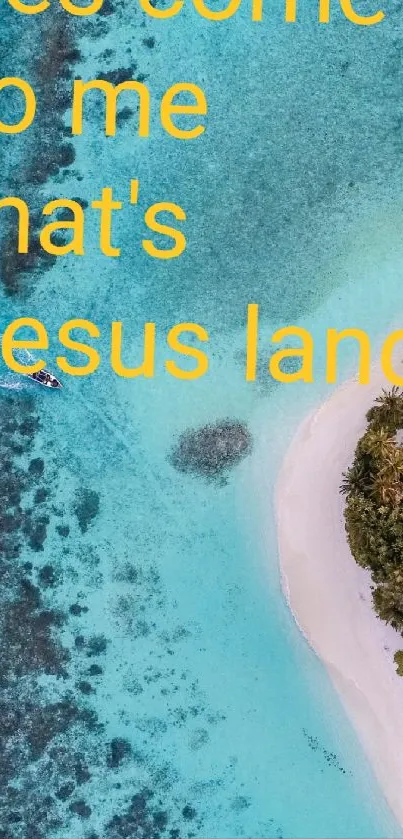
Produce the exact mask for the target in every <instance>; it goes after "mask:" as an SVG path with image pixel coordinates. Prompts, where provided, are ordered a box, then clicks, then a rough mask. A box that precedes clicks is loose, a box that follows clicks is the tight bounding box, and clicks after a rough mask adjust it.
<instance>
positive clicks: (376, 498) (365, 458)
mask: <svg viewBox="0 0 403 839" xmlns="http://www.w3.org/2000/svg"><path fill="white" fill-rule="evenodd" d="M367 420H368V427H367V430H366V432H365V434H364V436H363V437H362V438H361V439H360V441H359V443H358V445H357V448H356V451H355V456H354V461H353V464H352V466H351V467H350V468H349V469H348V471H347V472H346V473H345V474H344V475H343V482H342V485H341V488H340V489H341V492H342V493H344V494H345V495H346V507H345V520H346V530H347V535H348V541H349V544H350V548H351V552H352V554H353V556H354V558H355V560H356V562H358V564H359V565H362V566H363V567H364V568H368V569H369V570H370V572H371V576H372V580H373V583H374V586H373V591H372V596H373V601H374V606H375V610H376V612H377V614H378V615H379V617H380V618H382V620H384V621H386V622H387V623H390V624H391V625H392V626H393V627H394V628H395V629H397V630H398V631H399V632H402V633H403V445H401V442H402V441H403V435H402V441H400V440H399V436H400V435H399V433H398V432H400V431H401V430H402V429H403V394H402V393H400V392H399V390H398V388H392V390H391V391H389V392H387V391H385V390H384V391H383V392H382V394H381V396H379V397H378V399H377V400H376V402H375V405H374V406H373V407H372V408H371V409H370V410H369V411H368V414H367ZM399 656H400V659H399ZM395 661H396V664H398V666H400V669H401V675H403V669H402V668H403V653H397V654H396V656H395Z"/></svg>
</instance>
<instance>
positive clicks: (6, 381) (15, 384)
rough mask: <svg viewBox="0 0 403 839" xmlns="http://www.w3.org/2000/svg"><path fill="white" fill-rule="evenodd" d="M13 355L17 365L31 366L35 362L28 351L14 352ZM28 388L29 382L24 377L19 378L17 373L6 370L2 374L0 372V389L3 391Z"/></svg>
mask: <svg viewBox="0 0 403 839" xmlns="http://www.w3.org/2000/svg"><path fill="white" fill-rule="evenodd" d="M14 355H15V358H16V361H18V362H19V364H26V365H28V364H32V362H34V361H35V359H34V357H33V355H31V353H30V352H28V350H15V351H14ZM29 386H30V380H29V379H26V378H25V376H20V374H19V373H13V371H12V370H8V369H6V370H5V371H4V372H3V371H0V388H1V389H3V390H25V389H26V388H27V387H29Z"/></svg>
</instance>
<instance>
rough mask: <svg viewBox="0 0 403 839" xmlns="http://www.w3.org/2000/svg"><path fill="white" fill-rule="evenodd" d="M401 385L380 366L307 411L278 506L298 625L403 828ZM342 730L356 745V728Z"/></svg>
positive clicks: (282, 555) (287, 587)
mask: <svg viewBox="0 0 403 839" xmlns="http://www.w3.org/2000/svg"><path fill="white" fill-rule="evenodd" d="M390 387H391V383H390V381H389V380H388V378H387V377H386V376H385V373H384V371H383V370H382V365H381V364H380V363H379V364H377V365H376V366H374V367H373V368H372V370H371V381H370V383H369V384H368V385H365V386H363V385H362V384H360V383H359V380H358V378H357V377H355V378H352V379H350V380H348V381H346V382H345V383H344V384H343V385H341V386H340V387H338V388H336V390H334V391H333V393H332V394H331V395H330V396H329V397H328V399H327V400H326V401H325V402H323V403H322V404H321V405H319V406H318V407H316V408H315V409H314V410H312V412H311V413H309V414H308V415H307V416H306V418H305V419H304V420H303V422H302V423H301V425H300V426H299V428H298V429H297V432H296V434H295V436H294V438H293V439H292V441H291V443H290V445H289V448H288V450H287V452H286V455H285V458H284V460H283V463H282V466H281V469H280V472H279V476H278V480H277V487H276V499H275V504H276V518H277V536H278V546H279V559H280V571H281V582H282V588H283V592H284V596H285V599H286V601H287V604H288V606H289V607H290V610H291V612H292V615H293V617H294V620H295V628H296V631H301V632H302V633H303V635H304V637H305V639H306V640H307V642H308V643H309V645H310V647H311V648H312V650H313V651H314V652H315V654H316V655H317V656H318V657H319V659H320V660H321V662H322V664H323V666H324V667H325V668H326V671H327V674H328V676H329V678H330V680H331V681H332V683H333V685H334V687H335V688H336V690H337V692H338V694H339V697H340V699H341V701H342V703H343V705H344V708H345V710H346V712H347V715H348V717H349V719H350V722H351V723H352V724H353V726H354V728H355V730H356V733H357V735H358V738H359V740H360V741H361V744H362V746H363V748H364V752H365V754H366V756H367V758H368V760H369V761H370V764H371V767H372V770H373V772H374V774H375V776H376V778H377V780H378V783H379V784H380V786H381V788H382V790H383V793H384V796H385V799H386V800H387V802H388V804H389V807H390V809H391V810H392V811H393V813H394V815H395V817H396V819H397V822H398V824H399V825H400V827H399V828H398V830H400V833H399V832H398V834H397V835H401V828H403V800H402V794H401V792H402V789H403V754H402V752H401V749H400V748H399V743H401V742H402V741H403V679H402V678H401V675H399V669H398V670H396V665H397V666H398V668H400V666H401V662H402V658H403V640H402V634H403V563H402V556H403V445H402V446H401V445H400V443H401V442H402V443H403V391H398V390H397V389H396V388H392V390H390ZM382 388H384V389H385V390H382ZM340 490H341V491H340ZM380 618H381V619H380ZM400 672H403V667H401V670H400ZM340 736H341V737H342V739H343V738H346V739H345V743H346V746H345V748H346V751H347V752H348V748H349V746H348V742H349V739H350V732H345V733H344V734H342V731H340ZM357 771H358V770H357V766H356V765H355V769H354V772H355V773H357ZM356 782H357V783H359V784H362V785H364V786H365V787H366V786H367V784H368V778H365V777H361V778H360V779H359V778H357V777H356ZM374 796H375V797H376V793H375V792H374ZM377 800H378V801H379V799H377ZM379 806H381V802H380V803H379ZM393 830H394V828H393V827H391V830H390V833H391V835H394V833H393Z"/></svg>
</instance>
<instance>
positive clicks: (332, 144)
mask: <svg viewBox="0 0 403 839" xmlns="http://www.w3.org/2000/svg"><path fill="white" fill-rule="evenodd" d="M334 5H335V9H334V14H333V19H332V24H331V25H329V26H326V27H319V26H317V25H316V24H315V23H314V18H315V5H314V3H306V4H304V6H303V8H301V21H300V23H299V24H298V25H297V26H294V27H290V26H286V25H285V24H284V23H283V22H282V7H281V4H280V3H279V4H274V3H271V5H270V8H269V6H267V10H266V13H265V20H264V22H262V23H261V24H257V23H255V24H254V23H252V22H251V21H250V16H249V14H248V7H247V4H246V3H245V4H244V8H243V10H242V11H241V12H240V13H239V14H238V15H237V16H236V17H235V18H234V19H232V20H230V21H228V22H227V23H225V24H221V25H217V24H213V23H209V22H206V21H203V20H201V19H200V18H199V17H198V16H197V15H196V13H195V12H194V10H192V8H191V6H190V3H188V4H187V7H186V8H185V10H184V11H183V12H182V13H181V15H180V16H179V17H177V18H176V19H173V20H171V21H151V20H150V19H148V18H146V17H145V16H144V15H143V13H141V12H140V11H139V8H138V6H137V4H135V3H134V2H131V3H129V2H128V0H124V2H121V3H117V2H115V0H110V2H109V0H107V5H106V8H105V14H103V15H102V16H97V19H96V20H94V21H90V22H88V21H77V20H75V21H73V20H72V19H71V18H68V16H66V15H64V14H63V13H60V14H59V13H58V12H57V11H56V9H55V10H53V8H52V11H51V12H48V13H46V14H47V16H46V15H45V14H44V15H41V16H37V18H35V19H33V18H32V19H31V18H29V19H28V18H27V19H22V18H21V17H19V16H18V15H17V14H16V13H14V12H13V11H12V10H10V9H9V8H8V7H7V8H6V9H5V13H4V18H3V22H2V24H1V42H2V59H1V61H2V74H3V75H12V74H13V73H15V74H16V75H21V76H24V77H25V78H29V79H31V80H32V82H33V84H34V85H35V86H36V87H37V88H38V90H39V91H40V97H38V101H39V99H40V105H39V108H38V121H37V124H36V126H35V127H34V128H33V129H32V130H30V132H27V134H26V135H25V136H22V137H19V138H11V139H10V138H8V139H7V140H4V138H3V139H2V150H1V154H2V171H3V187H2V189H3V194H5V195H7V194H10V192H11V191H12V190H15V193H16V194H19V195H21V196H22V197H27V200H29V202H30V203H31V205H32V206H33V207H34V208H35V209H36V210H37V209H38V208H39V207H40V206H42V205H43V204H44V203H45V202H46V200H49V199H50V198H53V197H62V196H63V195H65V196H68V197H76V196H79V197H80V198H82V199H83V200H85V201H87V202H90V201H91V200H93V198H95V197H98V196H99V194H100V190H101V189H102V187H103V186H112V187H113V188H114V192H115V195H116V198H117V199H118V200H122V201H125V205H124V209H123V210H122V212H121V213H120V214H119V219H118V220H117V221H116V224H115V225H114V239H115V241H116V242H117V243H118V244H119V245H120V246H121V248H122V254H121V258H120V259H119V260H116V259H108V258H106V257H103V256H101V255H100V254H99V251H98V249H97V236H98V231H97V224H96V217H95V213H91V212H90V211H88V214H87V221H86V255H85V256H84V257H82V258H78V257H77V258H74V257H72V256H67V257H65V258H59V259H58V260H57V261H56V262H55V263H54V264H50V262H49V261H48V262H47V263H46V264H45V263H44V262H43V260H41V259H40V258H38V259H36V260H33V262H32V263H28V264H27V263H24V264H22V265H21V264H17V265H15V264H14V263H13V260H12V258H11V257H10V255H9V251H8V250H7V247H8V245H7V239H6V232H3V233H2V257H1V277H0V278H1V279H2V290H1V295H2V309H1V321H2V325H5V324H6V323H7V322H9V320H11V319H12V318H14V317H16V316H22V315H29V316H34V317H39V318H40V319H41V320H43V321H44V323H45V324H46V327H47V329H48V331H49V334H50V336H51V337H52V338H54V337H55V336H56V334H57V329H58V327H59V326H60V325H61V323H62V322H63V321H65V320H67V319H69V318H70V317H83V318H88V319H90V320H93V321H94V322H95V323H96V324H98V325H99V327H100V329H101V333H102V337H101V339H100V341H99V345H100V346H101V348H102V363H101V366H100V368H99V370H98V371H97V373H96V374H94V375H93V376H90V377H87V378H84V379H79V378H77V379H73V378H70V377H67V376H65V377H64V380H63V381H64V389H63V391H62V393H61V394H59V393H52V394H48V393H46V392H44V393H42V392H39V389H37V388H35V386H32V387H31V386H30V385H25V384H24V386H22V384H21V382H20V380H19V379H18V377H17V376H15V375H14V374H11V373H8V372H7V371H6V370H5V369H4V371H3V374H2V378H1V383H2V394H1V396H2V400H1V403H0V410H1V411H2V432H1V433H2V437H1V444H0V457H1V461H2V475H3V478H2V479H0V483H1V487H0V489H1V490H2V498H3V512H4V516H3V534H5V536H4V538H3V541H2V544H1V548H2V551H3V553H4V557H3V560H2V580H3V586H2V602H3V613H4V614H5V615H6V618H5V622H4V627H3V647H4V648H7V649H10V650H11V656H7V655H6V656H5V658H6V659H7V660H6V663H5V664H3V666H2V676H3V679H4V684H5V692H4V696H5V700H4V702H5V705H6V706H7V707H6V710H7V713H6V714H5V713H3V714H2V717H3V720H7V724H6V723H4V725H3V728H2V732H1V736H2V738H3V743H4V744H5V745H3V749H2V751H3V754H5V755H6V761H5V769H4V772H3V778H4V779H5V782H4V793H5V796H4V798H3V805H2V813H3V816H2V819H1V827H0V836H1V837H4V839H10V837H11V839H48V838H49V837H55V839H59V838H60V839H96V837H98V839H123V837H130V838H131V837H133V838H134V837H135V839H157V837H158V839H159V837H169V839H184V837H189V839H190V837H200V838H201V839H235V837H238V836H239V837H246V839H389V837H398V836H401V835H402V830H401V829H399V827H398V825H397V824H396V823H395V820H394V818H393V815H392V814H391V813H390V811H389V809H388V807H387V805H386V803H385V801H384V799H383V795H382V792H381V791H380V790H379V788H378V786H377V783H376V781H375V779H374V777H373V775H372V772H371V769H370V767H369V766H368V764H367V762H366V760H365V757H364V755H363V753H362V750H361V747H360V745H359V743H358V742H357V740H356V737H355V734H354V732H353V730H352V729H351V726H350V724H349V722H348V720H347V719H346V717H345V714H344V711H343V709H342V708H341V705H340V703H339V700H338V698H337V696H336V694H335V692H334V690H333V688H332V686H331V685H330V682H329V680H328V678H327V675H326V673H325V671H324V669H323V667H322V666H321V664H320V663H319V662H318V660H317V659H316V657H315V656H314V655H313V653H312V652H311V651H310V650H309V648H308V647H307V645H306V643H305V641H304V640H303V638H302V637H301V635H300V633H299V631H298V629H297V627H296V626H295V624H294V621H293V618H292V616H291V614H290V613H289V611H288V609H287V606H286V604H285V602H284V600H283V597H282V594H281V589H280V583H279V570H278V557H277V549H276V533H275V524H274V516H273V488H274V484H275V479H276V474H277V471H278V468H279V465H280V463H281V459H282V456H283V454H284V452H285V449H286V447H287V443H288V441H289V439H290V437H291V435H292V433H293V431H294V430H295V428H296V427H297V425H298V423H299V422H300V420H301V419H302V418H303V416H304V414H305V413H306V411H307V410H309V408H310V407H311V406H313V405H314V404H316V403H317V402H318V401H320V399H321V398H322V397H323V396H324V395H325V393H326V391H327V388H326V387H325V385H324V383H323V364H322V361H323V336H324V331H325V329H326V328H327V327H329V326H343V325H345V326H361V327H362V328H365V329H367V330H368V331H369V332H370V334H371V337H372V338H373V341H374V354H375V349H376V345H377V342H379V340H380V338H381V336H382V334H384V333H385V331H386V330H387V329H388V327H389V325H390V323H391V322H392V321H394V322H395V321H396V319H398V317H399V313H400V312H401V311H403V291H402V272H401V265H402V258H403V237H402V233H403V223H402V218H403V215H402V210H403V206H402V205H403V202H402V197H401V196H402V189H401V176H402V172H403V167H402V152H403V133H402V130H403V129H402V125H403V109H402V104H401V81H402V77H403V65H402V60H401V53H402V50H401V45H402V31H403V30H402V23H401V7H400V4H399V3H398V2H396V3H391V4H389V5H390V8H389V9H388V13H387V19H386V21H385V22H384V23H383V24H382V25H381V26H380V27H374V28H371V29H359V28H356V27H354V26H352V25H351V24H348V23H347V22H346V21H344V20H343V19H342V18H341V15H340V13H339V12H338V10H337V8H336V4H334ZM301 7H302V4H301ZM106 12H107V13H106ZM43 56H45V58H46V61H44V60H43ZM41 57H42V58H41ZM11 71H13V73H12V72H11ZM105 73H109V74H111V75H109V76H105ZM113 74H114V75H113ZM78 75H81V76H82V77H83V78H86V79H89V78H95V77H96V76H98V75H100V76H101V77H106V78H108V77H109V78H110V79H112V80H116V79H117V78H119V79H122V78H132V77H138V78H140V79H142V78H145V79H146V82H147V84H149V86H150V89H151V92H152V103H153V120H152V132H151V137H150V138H149V139H148V140H139V139H138V137H137V134H136V114H135V113H130V112H128V110H127V109H129V108H131V107H132V102H131V100H130V97H129V96H128V98H127V99H124V97H122V110H123V108H125V109H126V110H125V112H124V113H123V114H122V115H121V119H120V126H119V130H118V133H117V136H116V138H113V139H112V138H105V137H104V136H103V134H102V108H101V107H100V100H96V99H94V100H93V102H94V104H93V105H92V107H91V108H90V109H89V117H88V121H87V124H86V130H85V131H84V134H83V136H82V137H80V138H76V139H74V141H73V144H72V145H73V152H72V151H71V149H70V146H69V144H70V143H71V142H72V141H71V138H69V137H68V136H67V135H65V136H63V129H62V124H61V123H62V121H63V120H65V122H66V124H68V120H69V111H68V104H67V102H66V97H65V91H66V89H68V88H69V84H71V77H72V76H78ZM55 79H56V81H55ZM177 81H190V82H194V83H196V84H199V85H201V86H202V87H203V88H204V89H205V91H206V96H207V100H208V103H209V115H208V119H207V131H206V133H205V134H204V135H203V136H202V137H201V138H199V139H198V140H196V141H194V142H188V143H185V142H180V141H178V140H174V139H172V138H170V137H168V136H167V135H166V134H165V133H164V132H163V131H162V129H161V127H160V125H159V122H158V103H159V101H160V97H161V95H162V93H163V92H164V91H165V89H166V88H167V87H168V86H169V85H171V84H173V83H175V82H177ZM16 107H17V102H16V101H14V100H12V99H10V100H9V101H7V102H6V103H5V105H4V108H5V109H7V108H8V109H11V110H13V109H15V108H16ZM69 149H70V150H69ZM132 178H138V179H139V181H140V200H139V207H138V208H135V207H130V206H129V203H128V197H129V184H130V179H132ZM162 200H168V201H175V202H177V203H178V204H180V205H181V206H183V207H184V208H185V209H186V211H187V215H188V222H187V227H186V231H187V236H188V247H187V250H186V252H185V253H184V255H183V256H182V257H181V258H180V259H178V260H172V261H168V262H163V261H157V260H152V259H150V258H149V257H148V256H147V255H146V254H145V252H144V251H143V250H142V249H141V248H140V239H141V238H142V237H143V236H144V227H143V224H142V214H143V213H144V210H145V209H146V207H147V206H149V205H150V204H151V203H153V202H155V201H162ZM10 218H11V217H10ZM35 223H36V222H35V220H34V223H33V227H34V228H35ZM248 302H257V303H259V304H260V307H261V333H260V355H261V360H260V363H259V371H260V372H259V379H258V381H257V382H256V384H253V383H250V384H246V383H245V381H244V369H243V367H244V338H245V315H246V305H247V303H248ZM112 320H123V321H124V325H125V360H127V363H128V364H129V363H133V362H134V360H135V359H136V358H140V353H141V346H142V327H143V323H144V321H146V320H153V321H155V322H156V323H157V334H158V351H157V374H156V376H155V378H154V379H153V380H148V381H145V380H141V379H138V380H134V381H130V380H127V381H126V380H123V379H119V378H117V377H116V376H115V375H114V374H113V373H112V372H111V370H110V366H109V361H108V352H109V345H108V334H109V324H110V322H111V321H112ZM179 320H195V321H197V322H199V323H202V324H203V325H205V326H206V328H207V329H208V330H209V333H210V347H211V349H210V370H209V373H208V375H207V376H206V377H205V378H204V379H201V380H199V381H197V382H195V383H189V382H185V383H182V382H179V381H177V380H175V379H173V378H170V377H169V376H167V374H165V373H164V370H163V361H164V358H165V357H166V353H167V350H166V347H165V343H164V342H165V334H166V330H167V328H169V327H170V326H171V325H172V324H174V323H175V322H178V321H179ZM295 322H296V323H298V324H302V325H304V326H307V327H308V328H309V329H311V330H312V332H313V334H314V336H315V339H316V347H317V355H316V360H317V369H316V381H315V384H314V385H313V386H310V387H300V386H295V387H294V386H279V385H276V384H275V383H273V382H271V381H270V379H269V377H268V375H267V374H266V373H265V364H266V362H267V358H268V355H269V353H270V335H271V333H272V331H273V330H274V329H275V328H278V327H279V326H282V325H288V324H292V323H295ZM56 354H57V344H56V341H52V346H51V349H50V350H49V352H48V354H47V362H48V366H49V367H51V368H52V369H55V356H56ZM353 363H354V355H353V348H351V352H347V353H346V355H345V357H344V358H343V363H342V369H341V376H343V375H347V374H348V372H349V370H350V368H351V366H352V365H353ZM223 418H230V419H235V420H241V421H242V422H245V423H246V424H247V426H248V428H249V430H250V433H251V435H252V437H253V450H252V454H251V455H250V456H249V457H248V458H247V459H245V460H244V461H243V462H242V463H241V464H240V465H239V466H237V467H236V468H235V469H234V470H233V471H231V472H230V473H229V475H228V481H227V482H226V483H225V484H222V483H217V482H209V481H205V480H203V479H201V478H199V477H197V476H192V475H191V476H187V475H183V474H181V473H179V472H177V471H175V469H174V468H173V466H172V465H171V462H170V452H171V451H172V447H173V446H174V444H175V442H176V440H177V439H178V436H179V435H180V434H181V433H182V432H184V431H185V430H186V429H189V428H197V427H199V426H202V425H204V424H206V423H208V422H214V421H216V420H220V419H223ZM324 467H325V464H324ZM4 499H5V500H4ZM9 508H10V509H11V513H9ZM10 568H11V570H10ZM10 616H11V617H10ZM9 659H10V660H9Z"/></svg>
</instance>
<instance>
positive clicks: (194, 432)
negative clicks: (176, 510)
mask: <svg viewBox="0 0 403 839" xmlns="http://www.w3.org/2000/svg"><path fill="white" fill-rule="evenodd" d="M251 450H252V438H251V435H250V433H249V431H248V429H247V427H246V425H245V424H244V423H242V422H238V421H237V420H229V419H225V420H221V421H220V422H217V423H215V424H211V425H210V424H209V425H205V426H203V427H202V428H198V429H189V430H188V431H185V432H184V434H182V435H181V436H180V438H179V440H178V443H177V445H176V446H175V448H174V450H173V452H172V454H171V463H172V465H173V466H174V467H175V469H177V470H178V471H179V472H189V473H190V474H193V475H199V476H202V477H203V478H210V479H214V478H217V477H221V476H222V475H225V473H226V472H227V471H228V470H229V469H231V468H232V467H233V466H235V465H236V464H237V463H239V461H240V460H242V459H243V458H244V457H246V456H247V455H248V454H249V453H250V452H251Z"/></svg>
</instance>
